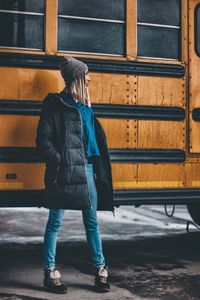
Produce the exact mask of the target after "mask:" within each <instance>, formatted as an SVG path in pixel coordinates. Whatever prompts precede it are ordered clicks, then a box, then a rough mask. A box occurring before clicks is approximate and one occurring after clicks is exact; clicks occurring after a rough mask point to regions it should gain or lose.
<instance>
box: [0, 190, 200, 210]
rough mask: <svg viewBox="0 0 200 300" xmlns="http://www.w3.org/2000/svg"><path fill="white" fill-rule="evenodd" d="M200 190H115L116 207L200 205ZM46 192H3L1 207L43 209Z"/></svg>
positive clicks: (1, 192)
mask: <svg viewBox="0 0 200 300" xmlns="http://www.w3.org/2000/svg"><path fill="white" fill-rule="evenodd" d="M199 201H200V189H197V188H195V189H191V188H184V189H181V188H179V189H146V190H145V189H143V190H141V189H135V190H133V189H127V190H122V189H120V190H114V206H116V207H119V206H120V205H136V206H139V205H152V204H177V205H185V204H189V203H193V204H195V203H199ZM42 206H44V190H20V191H19V190H9V191H8V190H1V191H0V207H42Z"/></svg>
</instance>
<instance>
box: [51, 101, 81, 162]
mask: <svg viewBox="0 0 200 300" xmlns="http://www.w3.org/2000/svg"><path fill="white" fill-rule="evenodd" d="M56 97H58V98H59V99H60V100H61V102H62V103H63V104H64V105H66V106H68V107H71V108H74V109H75V110H76V111H78V113H79V117H80V121H81V143H82V146H83V150H84V144H83V136H82V132H83V124H82V119H81V113H80V111H79V110H78V108H76V107H75V106H72V105H69V104H67V103H65V102H64V101H63V99H62V98H61V97H59V96H56ZM83 154H84V163H85V164H86V157H85V152H84V151H83Z"/></svg>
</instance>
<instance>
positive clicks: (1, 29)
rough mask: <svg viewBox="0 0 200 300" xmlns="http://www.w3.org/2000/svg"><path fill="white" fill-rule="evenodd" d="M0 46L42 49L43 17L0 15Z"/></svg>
mask: <svg viewBox="0 0 200 300" xmlns="http://www.w3.org/2000/svg"><path fill="white" fill-rule="evenodd" d="M0 46H5V47H20V48H36V49H43V47H44V20H43V16H31V15H21V14H13V13H3V12H2V13H0Z"/></svg>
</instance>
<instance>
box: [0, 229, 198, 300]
mask: <svg viewBox="0 0 200 300" xmlns="http://www.w3.org/2000/svg"><path fill="white" fill-rule="evenodd" d="M57 253H58V258H57V263H58V266H59V267H60V269H61V270H62V268H64V269H65V270H67V269H69V270H70V268H75V269H77V270H79V271H80V272H81V273H85V274H92V273H93V270H92V267H91V264H90V256H89V253H88V248H87V245H86V243H84V242H73V243H59V244H58V249H57ZM104 253H105V257H106V258H107V264H108V265H109V267H110V275H111V276H110V281H111V283H112V284H114V285H116V286H118V287H121V288H125V289H127V290H128V291H130V292H131V293H132V294H133V299H134V295H135V296H136V297H141V299H142V298H145V299H146V298H148V299H162V300H175V299H178V300H199V299H200V233H189V234H181V235H176V236H171V237H169V236H168V237H157V238H145V239H140V238H139V237H138V238H137V239H135V240H132V241H112V242H104ZM0 264H1V269H0V278H1V280H0V287H4V288H5V287H6V286H8V287H9V286H14V285H18V286H20V285H21V287H23V288H26V278H23V276H21V277H20V267H21V266H22V265H27V266H28V270H29V272H34V270H35V269H37V270H39V272H40V270H41V278H42V244H25V245H20V244H1V248H0ZM14 269H15V270H16V269H17V270H19V277H18V279H17V281H16V280H14V279H12V271H13V270H14ZM65 272H66V271H65ZM5 274H7V276H5ZM80 280H81V279H80ZM27 284H28V288H32V289H33V290H34V289H40V288H41V287H38V286H36V285H34V284H33V285H32V286H31V283H30V282H29V283H27ZM77 284H78V285H80V284H81V283H80V281H79V279H77ZM81 288H84V286H81ZM88 288H89V289H91V286H90V285H88V286H85V289H88ZM8 296H9V294H6V296H5V295H4V294H3V293H2V294H0V298H1V299H4V297H5V299H13V298H11V297H10V298H9V297H8ZM11 296H12V295H11ZM6 297H7V298H6ZM14 299H18V298H17V297H16V298H14ZM20 299H35V298H34V297H33V298H26V297H25V296H24V298H20Z"/></svg>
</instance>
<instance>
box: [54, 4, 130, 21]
mask: <svg viewBox="0 0 200 300" xmlns="http://www.w3.org/2000/svg"><path fill="white" fill-rule="evenodd" d="M58 13H59V15H70V16H79V17H91V18H100V19H112V20H125V0H95V1H94V0H67V1H66V0H59V10H58Z"/></svg>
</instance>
